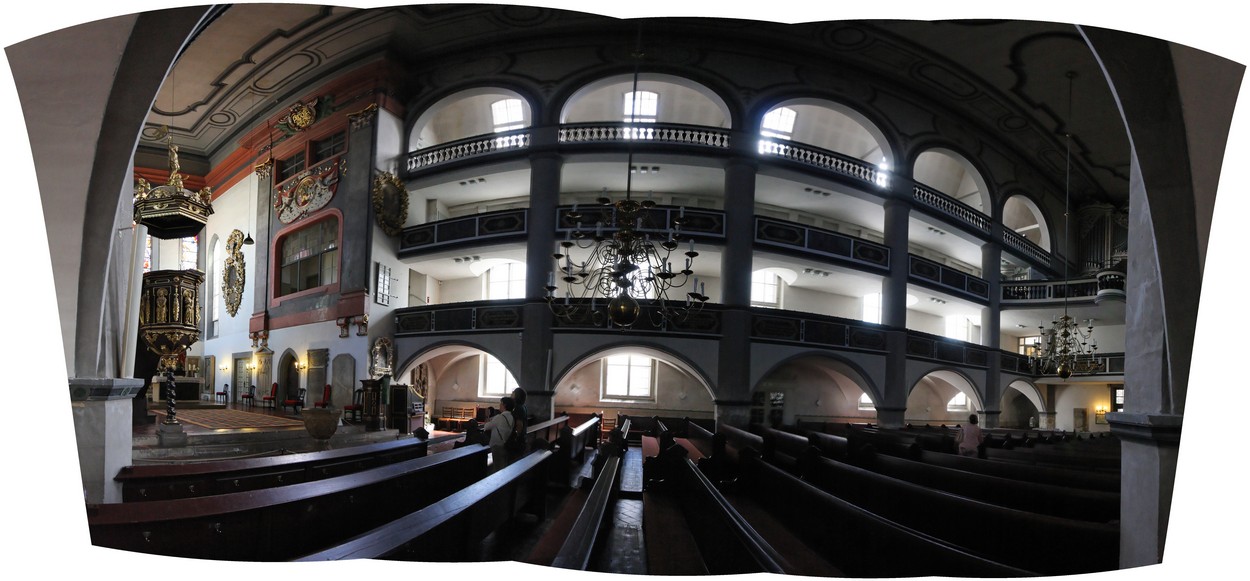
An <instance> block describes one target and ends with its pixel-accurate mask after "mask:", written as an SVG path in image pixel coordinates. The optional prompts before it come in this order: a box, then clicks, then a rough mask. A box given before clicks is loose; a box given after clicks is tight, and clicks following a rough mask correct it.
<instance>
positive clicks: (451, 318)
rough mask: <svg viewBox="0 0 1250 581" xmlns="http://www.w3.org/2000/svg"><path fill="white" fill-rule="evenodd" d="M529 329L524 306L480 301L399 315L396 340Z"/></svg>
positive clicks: (415, 309)
mask: <svg viewBox="0 0 1250 581" xmlns="http://www.w3.org/2000/svg"><path fill="white" fill-rule="evenodd" d="M524 325H525V317H524V302H523V301H520V300H508V301H477V302H471V303H452V304H447V305H426V306H422V307H411V308H407V309H398V310H396V311H395V336H396V337H415V336H421V335H432V334H440V333H474V332H494V331H513V332H515V331H520V330H521V329H522V328H523V327H524Z"/></svg>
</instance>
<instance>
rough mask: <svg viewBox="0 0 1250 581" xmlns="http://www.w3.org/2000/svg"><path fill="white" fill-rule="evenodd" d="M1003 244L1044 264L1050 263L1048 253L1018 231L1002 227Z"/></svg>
mask: <svg viewBox="0 0 1250 581" xmlns="http://www.w3.org/2000/svg"><path fill="white" fill-rule="evenodd" d="M1003 244H1006V245H1007V246H1010V247H1011V248H1014V249H1016V250H1018V251H1020V253H1022V254H1024V255H1025V256H1026V257H1028V258H1032V259H1033V260H1036V261H1038V262H1040V263H1042V264H1044V265H1047V266H1049V265H1050V253H1049V252H1047V251H1046V250H1045V249H1043V248H1042V247H1041V246H1038V245H1036V244H1034V243H1033V242H1032V241H1031V240H1029V239H1028V238H1025V237H1024V236H1021V235H1020V234H1019V233H1018V232H1015V231H1012V230H1008V229H1006V228H1004V229H1003Z"/></svg>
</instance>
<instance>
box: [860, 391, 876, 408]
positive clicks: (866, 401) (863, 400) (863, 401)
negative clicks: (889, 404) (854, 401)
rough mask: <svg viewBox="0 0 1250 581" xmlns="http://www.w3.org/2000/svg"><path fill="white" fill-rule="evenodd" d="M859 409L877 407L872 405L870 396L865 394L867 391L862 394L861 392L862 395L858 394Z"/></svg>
mask: <svg viewBox="0 0 1250 581" xmlns="http://www.w3.org/2000/svg"><path fill="white" fill-rule="evenodd" d="M859 409H861V410H873V409H877V408H876V407H875V406H873V405H872V398H871V397H868V394H867V393H864V394H862V395H860V396H859Z"/></svg>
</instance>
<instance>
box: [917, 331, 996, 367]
mask: <svg viewBox="0 0 1250 581" xmlns="http://www.w3.org/2000/svg"><path fill="white" fill-rule="evenodd" d="M907 356H908V357H909V358H910V357H919V358H921V359H930V360H934V361H941V362H943V363H953V364H955V365H963V366H966V367H977V368H984V367H987V366H989V353H988V351H987V350H986V349H985V348H983V347H981V346H979V345H976V344H974V343H966V342H963V341H956V340H954V339H947V338H945V337H938V336H936V335H930V334H928V333H921V332H920V331H911V330H909V331H907Z"/></svg>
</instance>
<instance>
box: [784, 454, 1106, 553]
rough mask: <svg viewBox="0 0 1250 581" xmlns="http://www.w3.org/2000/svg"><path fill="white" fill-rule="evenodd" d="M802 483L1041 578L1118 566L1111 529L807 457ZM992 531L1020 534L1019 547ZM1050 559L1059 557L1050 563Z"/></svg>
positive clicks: (1005, 536)
mask: <svg viewBox="0 0 1250 581" xmlns="http://www.w3.org/2000/svg"><path fill="white" fill-rule="evenodd" d="M808 480H809V481H810V482H811V483H812V484H813V485H815V486H816V487H817V488H820V489H821V490H824V491H826V492H829V493H830V494H832V495H833V496H836V497H838V498H841V499H843V500H845V501H847V502H849V503H851V504H854V505H856V506H859V507H861V508H863V509H865V510H867V511H869V512H872V513H874V514H877V515H879V516H881V517H883V518H886V519H889V520H892V521H894V522H897V523H899V524H901V525H903V526H906V527H908V528H911V529H914V530H916V531H919V532H922V533H925V534H928V535H931V536H934V537H937V538H941V539H944V540H947V541H949V542H950V543H952V544H954V545H957V546H960V547H964V548H966V549H968V550H969V551H971V552H975V553H978V554H982V555H985V556H986V557H987V558H989V559H991V560H994V561H998V562H1002V563H1006V564H1010V565H1014V566H1017V567H1020V568H1023V569H1028V570H1030V571H1036V572H1038V573H1040V574H1044V575H1067V574H1075V573H1090V572H1096V571H1107V570H1113V569H1116V568H1117V567H1118V563H1119V540H1120V535H1119V527H1118V526H1116V525H1107V524H1100V523H1091V522H1084V521H1075V520H1071V519H1063V518H1058V517H1054V516H1050V515H1042V514H1035V513H1029V512H1025V511H1021V510H1016V509H1012V508H1006V507H1001V506H996V505H992V504H988V503H984V502H980V501H977V500H973V499H969V498H965V497H961V496H956V495H953V494H950V493H947V492H943V491H940V490H934V489H930V488H926V487H924V486H919V485H916V484H913V483H910V482H906V481H903V480H899V479H896V478H891V477H888V476H883V475H881V474H876V473H874V472H871V471H869V470H865V469H863V468H859V467H857V466H851V465H849V464H844V463H841V462H836V461H834V460H830V459H828V458H815V459H813V462H812V464H811V466H810V470H809V472H808ZM990 526H992V527H993V530H998V531H1028V532H1029V536H1030V538H1031V539H1032V540H1031V541H1030V542H1028V543H1021V542H1019V539H1018V538H1016V537H1014V536H1013V535H1005V534H994V533H993V532H992V531H991V530H989V529H987V527H990ZM1054 555H1064V558H1063V559H1055V558H1054Z"/></svg>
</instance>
